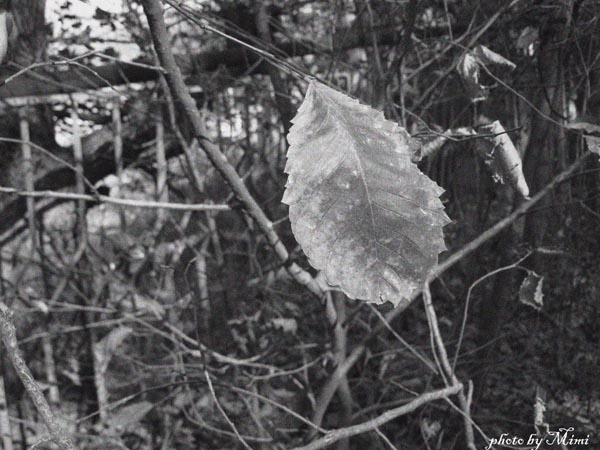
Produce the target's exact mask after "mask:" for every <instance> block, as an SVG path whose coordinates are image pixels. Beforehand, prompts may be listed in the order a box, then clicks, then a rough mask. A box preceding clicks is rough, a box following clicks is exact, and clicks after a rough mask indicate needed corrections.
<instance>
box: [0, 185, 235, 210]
mask: <svg viewBox="0 0 600 450" xmlns="http://www.w3.org/2000/svg"><path fill="white" fill-rule="evenodd" d="M0 193H3V194H13V195H19V196H22V197H28V198H57V199H61V200H85V201H88V202H93V203H108V204H112V205H120V206H131V207H137V208H152V209H170V210H177V211H227V210H229V206H228V205H215V204H212V203H172V202H154V201H150V200H138V199H131V198H117V197H108V196H106V195H87V194H75V193H72V192H56V191H23V190H20V189H15V188H10V187H4V186H0Z"/></svg>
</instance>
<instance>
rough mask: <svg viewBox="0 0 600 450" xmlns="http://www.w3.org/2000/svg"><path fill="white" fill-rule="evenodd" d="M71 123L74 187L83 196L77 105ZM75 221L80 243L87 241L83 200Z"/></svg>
mask: <svg viewBox="0 0 600 450" xmlns="http://www.w3.org/2000/svg"><path fill="white" fill-rule="evenodd" d="M71 121H72V133H73V157H74V160H75V175H76V179H75V187H76V189H77V193H78V194H85V182H84V175H83V146H82V144H81V130H80V125H79V113H78V111H77V104H76V103H75V102H74V103H73V104H72V105H71ZM77 219H78V224H79V239H80V242H84V241H87V223H86V205H85V200H77Z"/></svg>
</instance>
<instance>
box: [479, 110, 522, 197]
mask: <svg viewBox="0 0 600 450" xmlns="http://www.w3.org/2000/svg"><path fill="white" fill-rule="evenodd" d="M480 131H482V132H483V133H486V134H489V136H486V137H484V138H483V139H479V140H478V141H477V142H478V146H477V148H478V150H479V153H480V154H481V156H482V157H483V159H484V160H485V162H486V164H487V165H488V166H489V167H490V168H491V169H492V172H493V174H494V178H495V179H496V181H498V182H500V183H508V184H509V185H510V186H512V187H513V188H514V189H515V190H516V191H517V192H518V193H519V194H521V195H522V196H523V197H525V198H527V197H528V196H529V186H527V181H526V180H525V175H523V164H522V162H521V156H520V155H519V152H518V151H517V149H516V148H515V145H514V144H513V142H512V140H511V138H510V136H509V135H508V133H506V130H505V129H504V127H503V126H502V124H501V123H500V122H499V121H497V120H496V121H495V122H492V123H491V124H489V125H484V126H482V127H480Z"/></svg>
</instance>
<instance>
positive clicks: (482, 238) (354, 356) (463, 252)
mask: <svg viewBox="0 0 600 450" xmlns="http://www.w3.org/2000/svg"><path fill="white" fill-rule="evenodd" d="M590 155H592V153H590V152H588V153H586V154H585V155H583V156H582V157H581V158H579V159H578V160H576V161H575V162H574V163H573V164H571V166H569V167H568V168H567V169H566V170H565V171H563V172H562V173H560V174H558V175H557V176H556V177H555V178H554V179H553V180H552V181H551V182H550V183H549V184H548V185H546V187H545V188H544V189H542V190H541V191H540V192H538V193H537V194H536V195H534V196H533V197H532V198H531V199H530V200H528V201H526V202H524V203H522V204H521V206H519V207H518V208H517V209H515V211H513V212H512V213H511V214H509V215H508V216H506V217H505V218H504V219H502V220H500V221H499V222H498V223H496V224H495V225H494V226H492V227H491V228H489V229H488V230H487V231H485V232H484V233H482V234H481V235H479V236H478V237H477V238H475V239H473V240H472V241H471V242H469V243H468V244H466V245H465V246H464V247H463V248H462V249H460V250H458V251H457V252H455V253H454V254H452V255H451V256H450V257H449V258H448V259H446V260H445V261H444V262H442V263H440V264H438V265H437V267H436V268H435V269H434V270H433V271H432V273H431V275H430V276H429V279H428V282H429V283H430V282H432V281H433V280H435V279H436V278H438V277H440V276H441V275H442V274H443V273H444V272H446V271H447V270H448V269H450V268H451V267H452V266H454V264H456V263H457V262H459V261H460V260H462V259H463V258H465V257H466V256H467V255H469V254H470V253H472V252H474V251H475V250H477V249H478V248H479V247H481V246H482V245H483V244H484V243H486V242H487V241H489V240H490V239H492V238H493V237H494V236H496V235H497V234H498V233H500V232H501V231H502V230H504V229H505V228H506V227H508V226H510V225H511V224H512V223H513V222H515V221H516V220H517V219H519V218H520V217H521V216H523V215H524V214H526V213H527V212H528V211H529V210H530V209H531V208H533V207H534V206H535V205H536V204H537V203H538V202H539V201H540V200H541V199H542V198H544V197H545V196H546V195H548V194H549V193H550V192H552V190H553V189H554V188H555V187H557V186H558V185H559V184H560V183H562V182H563V181H565V180H566V179H568V178H569V177H571V176H572V175H573V174H574V173H575V172H576V171H577V169H579V167H581V165H582V164H583V163H584V162H585V160H586V159H587V158H588V157H589V156H590ZM420 294H421V292H419V291H415V292H414V293H413V296H412V298H411V299H410V301H408V302H403V303H401V304H400V305H401V306H398V307H396V308H395V309H392V310H391V311H390V312H389V313H387V314H386V316H385V319H386V322H387V323H391V322H392V321H393V320H394V319H395V318H396V317H398V316H399V315H400V314H401V313H402V312H403V311H404V310H405V309H406V308H407V307H408V306H409V305H410V304H411V303H412V301H413V300H414V299H415V298H417V297H418V296H419V295H420ZM385 330H386V326H385V325H383V324H379V325H378V326H377V327H375V328H374V329H373V331H372V332H371V333H370V334H369V335H368V336H367V337H365V338H364V339H363V341H362V342H361V343H360V344H359V345H357V346H356V347H355V348H354V350H352V353H350V355H349V356H348V357H347V358H346V360H345V361H344V362H343V363H342V364H340V365H339V366H337V367H336V369H335V371H334V372H333V373H332V374H331V375H330V377H329V379H328V380H327V382H326V383H325V385H324V386H323V388H322V389H321V392H320V394H319V397H318V399H317V404H323V403H324V404H325V409H327V405H329V402H330V401H331V398H332V397H333V394H334V393H335V392H336V390H337V388H338V386H339V383H340V381H341V380H342V379H343V377H344V376H345V375H346V374H347V373H348V371H349V370H350V369H352V367H354V364H356V362H357V361H358V360H359V359H360V357H361V356H362V354H363V353H364V352H365V350H366V349H367V345H368V344H369V343H370V342H371V341H372V340H373V339H375V338H376V337H377V336H378V335H379V333H381V332H382V331H385ZM322 419H323V415H321V416H320V417H315V416H313V419H312V421H313V422H314V423H315V424H316V425H318V426H320V425H321V423H322Z"/></svg>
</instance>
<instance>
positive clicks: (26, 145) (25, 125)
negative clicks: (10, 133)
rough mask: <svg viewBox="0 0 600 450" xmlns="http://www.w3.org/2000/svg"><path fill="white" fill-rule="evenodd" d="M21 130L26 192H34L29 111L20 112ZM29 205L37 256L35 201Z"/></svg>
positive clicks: (30, 224) (29, 200)
mask: <svg viewBox="0 0 600 450" xmlns="http://www.w3.org/2000/svg"><path fill="white" fill-rule="evenodd" d="M19 130H20V133H21V154H22V157H23V172H24V175H25V190H26V191H28V192H33V191H34V190H35V180H34V173H33V157H32V154H31V145H30V142H31V136H30V133H29V122H28V121H27V109H26V108H21V109H20V110H19ZM25 201H26V205H27V223H28V225H29V238H30V241H31V256H32V258H33V256H34V255H35V252H36V248H37V233H36V231H35V199H34V198H33V197H27V198H26V200H25Z"/></svg>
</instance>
